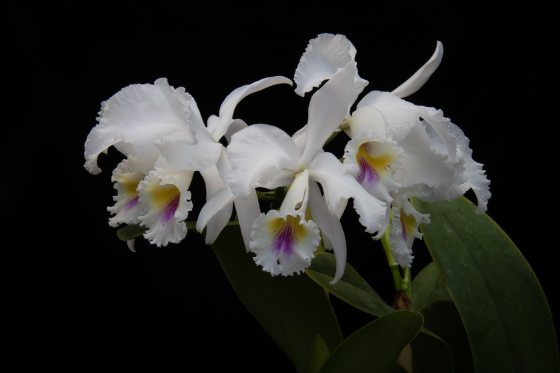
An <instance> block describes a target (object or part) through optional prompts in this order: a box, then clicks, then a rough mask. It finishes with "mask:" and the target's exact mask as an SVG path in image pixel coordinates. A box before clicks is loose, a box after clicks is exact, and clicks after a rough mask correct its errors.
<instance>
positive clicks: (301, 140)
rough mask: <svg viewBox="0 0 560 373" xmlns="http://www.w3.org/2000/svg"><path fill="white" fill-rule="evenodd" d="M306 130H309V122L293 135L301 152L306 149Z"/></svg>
mask: <svg viewBox="0 0 560 373" xmlns="http://www.w3.org/2000/svg"><path fill="white" fill-rule="evenodd" d="M306 131H307V124H306V125H304V126H303V127H301V128H300V129H299V130H297V131H296V133H294V134H293V135H292V139H293V140H294V142H295V143H296V145H297V147H298V149H299V152H300V154H303V151H304V150H305V137H306Z"/></svg>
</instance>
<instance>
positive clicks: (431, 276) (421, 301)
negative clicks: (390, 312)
mask: <svg viewBox="0 0 560 373" xmlns="http://www.w3.org/2000/svg"><path fill="white" fill-rule="evenodd" d="M411 297H412V305H413V306H414V309H416V310H422V309H423V308H424V307H426V306H428V305H429V304H431V303H433V302H435V301H438V300H450V299H451V298H450V296H449V292H448V291H447V288H446V287H445V282H444V281H443V277H442V276H441V273H439V269H438V267H437V265H436V264H435V263H433V262H432V263H430V264H428V265H427V266H426V267H424V268H423V269H422V270H421V271H420V273H418V274H417V275H416V277H415V278H414V280H413V281H412V292H411Z"/></svg>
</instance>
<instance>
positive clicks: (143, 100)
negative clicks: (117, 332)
mask: <svg viewBox="0 0 560 373" xmlns="http://www.w3.org/2000/svg"><path fill="white" fill-rule="evenodd" d="M193 107H194V108H196V103H195V102H194V99H193V98H192V97H191V96H190V95H189V94H188V93H186V92H185V90H184V88H182V87H179V88H173V87H171V86H170V85H169V84H168V83H167V80H166V79H158V80H156V82H155V83H154V84H133V85H130V86H128V87H126V88H123V89H122V90H120V91H119V92H118V93H116V94H115V95H114V96H112V97H111V98H110V99H108V100H107V101H105V102H104V103H103V104H102V105H101V111H100V112H99V116H98V118H97V120H98V122H99V123H98V124H97V125H96V126H95V127H94V128H93V129H92V130H91V132H90V133H89V135H88V137H87V140H86V143H85V151H84V156H85V158H86V163H85V168H86V169H87V170H88V171H89V172H91V173H93V174H97V173H99V172H101V169H100V168H99V167H98V165H97V157H98V155H99V154H100V153H101V152H104V151H106V150H107V149H108V148H109V147H110V146H111V145H114V146H115V147H116V148H117V149H118V150H119V151H121V152H122V153H124V154H125V155H127V156H134V157H136V158H138V159H141V160H142V161H144V162H145V163H153V162H155V160H156V159H157V157H158V156H159V150H158V149H157V147H156V142H157V141H158V140H159V139H161V138H162V137H164V136H167V135H169V134H171V133H174V132H177V131H181V132H183V133H184V134H183V136H184V137H186V138H188V139H191V140H193V141H194V138H193V134H192V131H191V127H190V126H191V124H190V123H189V117H190V112H191V111H192V110H193ZM195 111H198V109H197V108H196V109H195Z"/></svg>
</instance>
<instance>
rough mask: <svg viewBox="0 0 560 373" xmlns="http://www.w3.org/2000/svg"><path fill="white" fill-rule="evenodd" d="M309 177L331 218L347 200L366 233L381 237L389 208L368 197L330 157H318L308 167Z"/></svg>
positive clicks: (342, 167) (336, 161) (322, 155)
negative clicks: (314, 183) (317, 186)
mask: <svg viewBox="0 0 560 373" xmlns="http://www.w3.org/2000/svg"><path fill="white" fill-rule="evenodd" d="M309 174H310V176H311V177H312V178H313V179H314V180H316V181H317V182H319V183H320V184H321V186H322V187H323V192H324V197H325V202H326V204H327V207H328V209H329V211H330V212H331V214H333V215H336V214H337V212H338V211H339V210H340V206H344V204H345V203H346V201H347V200H348V199H349V198H353V199H354V208H355V209H356V211H357V212H358V215H359V216H360V223H361V224H362V225H363V226H364V227H365V228H366V232H368V233H371V234H375V233H376V232H377V233H378V235H379V234H382V233H383V231H384V230H385V227H386V226H387V224H388V208H387V204H386V203H385V202H382V201H380V200H378V199H377V198H375V197H374V196H372V195H371V194H369V193H368V192H367V191H366V190H365V189H364V188H363V187H362V186H361V185H360V184H359V183H358V182H357V181H356V179H354V178H353V177H352V176H350V175H348V174H347V173H345V172H344V166H343V165H342V164H341V163H340V162H339V161H338V159H336V157H335V156H334V155H332V154H331V153H321V154H319V155H318V156H317V157H315V159H314V160H313V162H311V165H310V167H309Z"/></svg>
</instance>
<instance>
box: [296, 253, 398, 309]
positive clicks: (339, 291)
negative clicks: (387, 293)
mask: <svg viewBox="0 0 560 373" xmlns="http://www.w3.org/2000/svg"><path fill="white" fill-rule="evenodd" d="M335 266H336V263H335V258H334V255H332V254H329V253H324V254H321V255H317V256H316V257H315V258H314V259H313V262H312V263H311V266H310V267H309V268H308V269H307V270H306V271H305V273H307V275H308V276H309V277H310V278H311V279H312V280H313V281H315V282H317V283H318V284H319V285H321V286H322V287H323V288H324V289H325V290H327V291H328V292H329V293H332V294H334V295H335V296H336V297H338V298H340V299H341V300H343V301H344V302H346V303H348V304H350V305H351V306H353V307H355V308H357V309H359V310H362V311H364V312H366V313H369V314H371V315H374V316H383V315H386V314H388V313H391V312H394V311H395V310H394V309H393V308H392V307H391V306H389V305H388V304H387V303H385V301H383V299H382V298H381V297H380V296H379V294H377V293H376V292H375V290H373V289H372V287H371V286H369V284H368V283H367V282H366V280H364V279H363V278H362V276H360V274H359V273H358V271H356V270H355V269H354V267H352V266H351V265H350V264H346V269H345V270H344V276H343V277H342V279H341V280H340V281H339V282H337V283H336V284H334V285H333V284H331V283H330V282H331V281H332V279H333V276H334V272H335Z"/></svg>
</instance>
